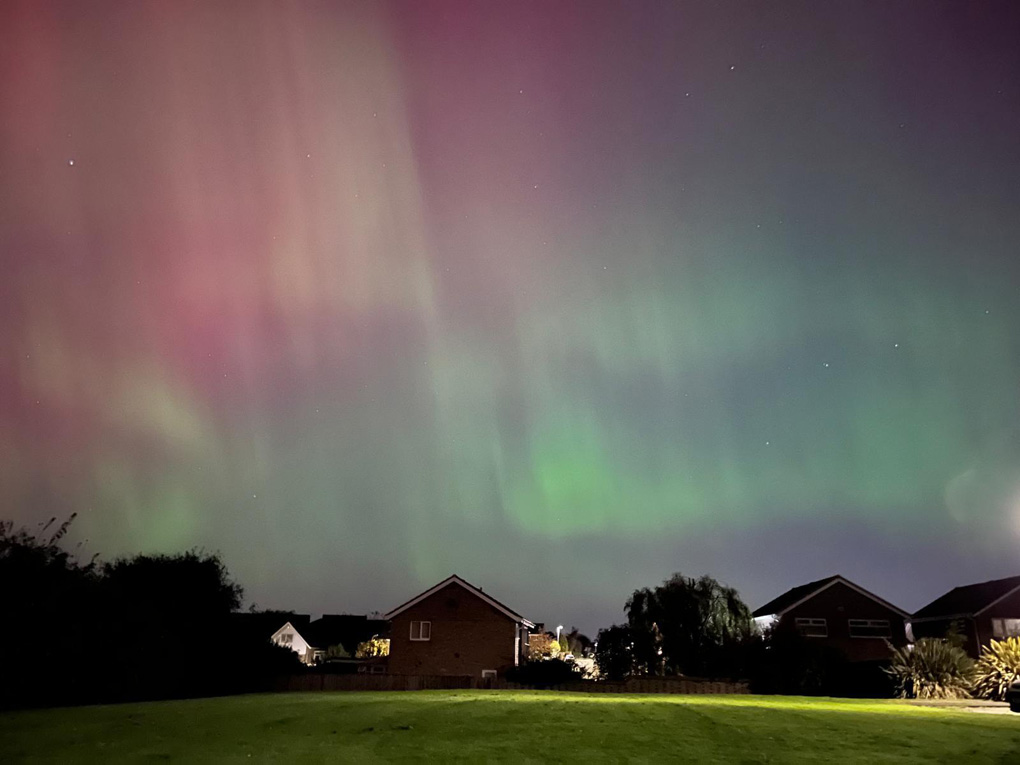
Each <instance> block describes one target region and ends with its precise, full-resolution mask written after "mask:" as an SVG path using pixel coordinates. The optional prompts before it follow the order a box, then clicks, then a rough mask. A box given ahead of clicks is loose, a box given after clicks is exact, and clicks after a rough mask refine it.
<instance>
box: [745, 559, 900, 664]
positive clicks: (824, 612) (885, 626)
mask: <svg viewBox="0 0 1020 765" xmlns="http://www.w3.org/2000/svg"><path fill="white" fill-rule="evenodd" d="M754 617H755V618H756V619H771V620H773V621H778V622H779V623H780V624H783V625H788V626H790V627H792V628H794V629H796V630H797V631H798V632H799V633H800V634H801V635H803V636H804V637H806V638H810V639H812V640H817V641H818V642H819V643H820V644H822V645H826V646H829V647H831V648H835V649H837V650H838V651H840V652H841V653H842V654H843V655H844V656H845V657H846V659H847V660H848V661H852V662H859V661H881V660H884V659H888V658H889V647H888V645H887V644H886V641H888V642H889V643H892V645H893V646H895V647H896V648H900V647H902V646H905V645H906V644H907V642H908V640H907V621H908V620H909V619H910V614H908V613H907V612H906V611H903V610H902V609H899V608H897V607H896V606H894V605H892V604H891V603H889V602H888V601H885V600H883V599H882V598H880V597H878V596H877V595H875V594H874V593H872V592H868V591H867V590H865V589H864V588H863V587H861V586H859V585H856V584H854V583H853V582H851V581H850V580H848V579H844V578H843V577H842V576H839V575H836V576H830V577H827V578H825V579H819V580H818V581H817V582H809V583H808V584H803V585H801V586H799V587H794V588H793V589H791V590H789V591H787V592H785V593H783V594H782V595H780V596H779V597H778V598H775V599H773V600H770V601H769V602H768V603H766V604H765V605H763V606H762V607H761V608H759V609H758V610H756V611H755V612H754Z"/></svg>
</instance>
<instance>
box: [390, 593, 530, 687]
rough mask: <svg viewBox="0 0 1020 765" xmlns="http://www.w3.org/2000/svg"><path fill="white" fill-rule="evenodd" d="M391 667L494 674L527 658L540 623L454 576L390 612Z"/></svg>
mask: <svg viewBox="0 0 1020 765" xmlns="http://www.w3.org/2000/svg"><path fill="white" fill-rule="evenodd" d="M385 618H386V619H388V620H389V621H390V656H389V672H390V674H395V675H455V676H461V677H465V676H467V677H475V678H479V679H481V678H495V677H497V676H500V675H502V674H503V673H504V672H506V671H507V670H508V669H510V668H511V667H516V666H518V665H519V664H521V663H523V661H524V659H525V657H526V656H527V650H528V630H529V629H530V628H532V627H534V626H535V625H534V624H533V623H532V622H530V621H528V620H527V619H525V618H524V617H523V616H521V615H520V614H519V613H517V612H516V611H514V610H512V609H510V608H508V607H507V606H505V605H503V604H502V603H500V602H499V601H498V600H496V599H495V598H492V597H490V596H489V595H487V594H486V593H484V592H482V590H481V589H480V588H478V587H475V586H474V585H472V584H469V583H468V582H466V581H464V580H463V579H461V578H460V577H459V576H456V575H454V576H451V577H449V578H448V579H444V580H443V581H442V582H440V583H439V584H437V585H436V586H434V587H431V588H429V589H428V590H426V591H425V592H423V593H421V594H420V595H418V596H416V597H414V598H411V600H409V601H407V602H406V603H404V604H403V605H402V606H398V607H397V608H395V609H393V610H392V611H390V612H389V613H388V614H386V617H385Z"/></svg>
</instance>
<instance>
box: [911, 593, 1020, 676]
mask: <svg viewBox="0 0 1020 765" xmlns="http://www.w3.org/2000/svg"><path fill="white" fill-rule="evenodd" d="M911 623H912V627H913V631H914V637H943V636H944V635H945V634H946V632H947V631H948V630H949V629H950V627H952V626H953V625H954V624H955V625H956V627H958V629H959V631H960V635H961V636H962V637H963V639H964V648H965V649H966V651H967V653H969V654H970V655H971V656H973V657H974V658H977V657H978V655H979V654H980V653H981V647H982V646H984V645H987V644H988V641H989V640H992V639H993V638H995V639H999V638H1004V637H1010V636H1018V635H1020V576H1011V577H1007V578H1006V579H993V580H992V581H990V582H979V583H978V584H968V585H964V586H963V587H954V588H953V589H952V590H950V591H949V592H947V593H946V594H945V595H943V596H941V597H939V598H936V599H935V600H933V601H932V602H931V603H929V604H928V605H926V606H925V607H924V608H922V609H921V610H920V611H918V612H917V613H916V614H914V618H913V619H912V622H911Z"/></svg>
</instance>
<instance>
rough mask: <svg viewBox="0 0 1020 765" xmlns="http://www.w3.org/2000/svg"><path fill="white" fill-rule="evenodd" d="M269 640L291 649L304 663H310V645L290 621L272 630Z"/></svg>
mask: <svg viewBox="0 0 1020 765" xmlns="http://www.w3.org/2000/svg"><path fill="white" fill-rule="evenodd" d="M270 640H272V641H273V642H274V643H276V644H277V645H282V646H283V647H284V648H289V649H290V650H292V651H293V652H294V653H296V654H297V655H298V658H299V659H301V661H303V662H304V663H305V664H311V662H312V647H311V646H310V645H308V641H307V640H305V639H304V638H303V637H301V633H300V632H298V631H297V630H296V629H295V628H294V625H293V624H291V623H290V622H287V623H286V624H284V625H283V626H282V627H280V629H278V630H277V631H276V632H274V633H273V636H272V637H271V638H270Z"/></svg>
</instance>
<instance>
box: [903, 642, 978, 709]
mask: <svg viewBox="0 0 1020 765" xmlns="http://www.w3.org/2000/svg"><path fill="white" fill-rule="evenodd" d="M886 671H887V672H888V673H889V675H890V676H891V677H892V678H893V681H894V682H895V684H896V690H897V695H899V697H900V698H903V699H965V698H969V697H970V687H971V682H972V679H973V673H974V662H973V660H972V659H971V658H970V657H969V656H967V654H966V652H965V651H964V650H963V649H962V648H960V647H959V646H958V645H954V643H953V642H952V641H950V640H946V639H941V638H921V639H920V640H918V641H917V642H916V643H915V644H914V645H913V646H905V647H904V648H897V649H894V650H893V652H892V664H891V666H890V667H889V668H888V669H887V670H886Z"/></svg>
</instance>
